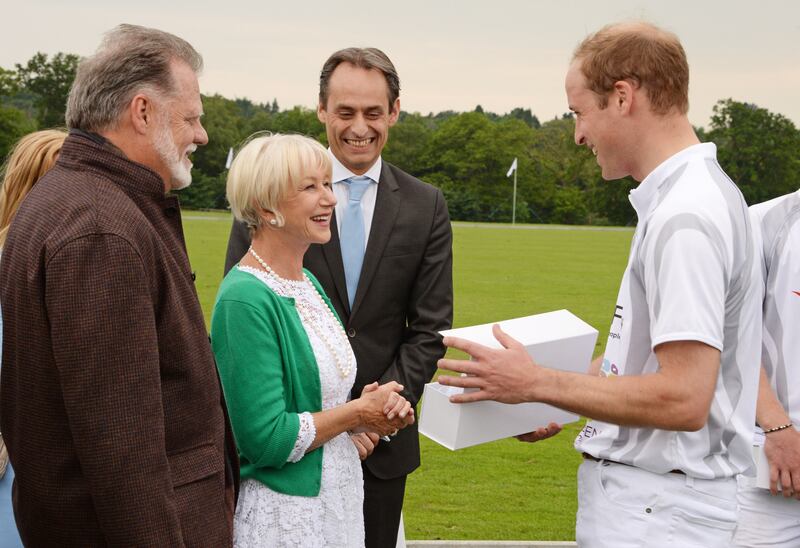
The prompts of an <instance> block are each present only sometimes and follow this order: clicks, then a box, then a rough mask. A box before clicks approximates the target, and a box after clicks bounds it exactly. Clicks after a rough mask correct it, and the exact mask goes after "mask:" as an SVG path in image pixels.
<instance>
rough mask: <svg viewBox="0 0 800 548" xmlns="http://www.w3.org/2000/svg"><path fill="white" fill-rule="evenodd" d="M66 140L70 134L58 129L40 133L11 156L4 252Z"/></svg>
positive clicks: (1, 241)
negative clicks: (24, 203)
mask: <svg viewBox="0 0 800 548" xmlns="http://www.w3.org/2000/svg"><path fill="white" fill-rule="evenodd" d="M66 137H67V133H66V132H65V131H62V130H58V129H46V130H43V131H37V132H35V133H31V134H29V135H26V136H25V137H23V138H22V139H20V140H19V141H18V142H17V144H16V145H15V146H14V148H13V150H12V151H11V153H10V154H9V155H8V159H7V160H6V163H5V166H4V167H3V170H2V172H3V188H2V191H0V249H2V248H3V246H4V245H5V243H6V236H7V235H8V227H9V225H11V221H13V220H14V216H15V215H16V214H17V209H19V206H20V204H21V203H22V200H23V199H24V198H25V196H27V195H28V192H30V190H31V188H33V185H34V184H35V183H36V181H38V180H39V179H41V178H42V175H44V174H45V173H47V172H48V171H50V168H52V167H53V165H54V164H55V163H56V158H57V157H58V153H59V152H60V151H61V145H63V144H64V139H66Z"/></svg>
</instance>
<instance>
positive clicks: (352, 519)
mask: <svg viewBox="0 0 800 548" xmlns="http://www.w3.org/2000/svg"><path fill="white" fill-rule="evenodd" d="M237 268H239V269H241V270H243V271H245V272H248V273H250V274H253V275H254V276H256V277H257V278H258V279H259V280H261V281H262V282H264V283H265V284H267V286H269V288H270V289H272V291H274V292H275V293H276V294H278V295H281V296H283V297H293V298H294V299H295V303H296V304H297V306H303V305H306V306H309V307H311V308H312V310H313V313H314V314H315V316H316V323H317V325H318V326H319V325H323V326H324V327H325V329H326V333H327V334H328V342H327V344H334V345H336V347H335V348H334V349H333V350H334V353H335V354H338V355H340V356H341V355H348V356H350V357H351V358H352V349H351V348H350V343H349V342H348V341H347V340H346V339H344V338H341V337H337V336H334V334H335V333H338V332H339V327H338V326H337V325H334V324H331V325H326V324H327V323H331V322H335V321H336V319H335V318H334V317H332V315H330V314H328V313H327V312H326V310H325V309H324V308H321V307H324V306H326V305H325V304H324V303H323V302H322V301H321V299H320V298H319V297H318V296H317V291H316V289H315V288H314V286H313V285H312V284H311V283H310V282H308V281H306V280H303V281H292V280H280V281H276V280H275V279H274V278H272V277H271V276H269V275H267V274H266V272H264V271H262V270H260V269H255V268H250V267H247V266H238V267H237ZM300 320H301V322H302V324H303V327H304V328H305V331H306V334H307V335H308V340H309V342H310V343H311V349H312V350H313V351H314V357H315V358H316V360H317V366H318V368H319V377H320V385H321V386H322V409H323V410H324V409H331V408H333V407H336V406H339V405H342V404H344V403H346V402H347V400H348V397H349V395H350V390H351V388H352V387H353V382H354V381H355V374H356V371H355V368H352V369H351V370H350V372H349V373H348V375H347V376H346V377H342V374H341V372H340V370H339V369H338V367H337V365H336V361H335V357H334V355H333V354H332V352H331V350H330V349H329V347H328V346H327V344H326V342H325V341H323V340H322V339H321V337H320V336H319V335H318V334H317V333H316V331H315V326H313V325H309V324H308V322H307V321H306V320H305V319H304V318H303V315H302V314H301V315H300ZM317 329H319V327H317ZM353 363H355V359H353ZM315 435H316V430H315V428H314V420H313V418H312V417H311V414H310V413H302V414H301V415H300V433H299V434H298V436H297V441H296V442H295V445H294V449H293V450H292V453H291V454H290V455H289V459H288V460H289V461H290V462H297V461H298V460H300V459H301V458H303V456H304V455H305V452H306V450H307V449H308V447H309V446H310V445H311V443H312V442H313V441H314V437H315ZM363 500H364V480H363V478H362V475H361V462H360V460H359V458H358V451H357V450H356V448H355V446H354V445H353V442H352V441H350V436H349V435H348V434H347V433H346V432H345V433H342V434H339V435H338V436H336V437H335V438H333V439H332V440H330V441H328V442H327V443H326V444H325V446H324V450H323V453H322V483H321V487H320V491H319V496H317V497H301V496H294V495H285V494H283V493H278V492H276V491H273V490H271V489H270V488H269V487H267V486H266V485H264V484H263V483H261V482H259V481H258V480H255V479H252V478H251V479H246V480H244V481H243V482H242V485H241V489H240V493H239V502H238V504H237V507H236V516H235V518H234V525H233V533H234V546H235V547H236V548H245V547H248V548H249V547H256V546H259V547H261V546H263V547H284V546H285V547H309V548H311V547H313V548H320V547H323V546H324V547H334V546H336V547H356V546H360V547H363V546H364V515H363Z"/></svg>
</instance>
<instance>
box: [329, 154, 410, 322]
mask: <svg viewBox="0 0 800 548" xmlns="http://www.w3.org/2000/svg"><path fill="white" fill-rule="evenodd" d="M399 188H400V187H399V186H398V185H397V180H396V179H395V178H394V175H392V173H391V171H389V168H388V167H387V164H386V162H384V163H383V167H382V168H381V180H380V183H378V195H377V197H376V198H375V211H374V213H373V214H372V226H371V227H370V231H369V240H368V241H367V249H366V251H365V252H364V263H363V264H362V266H361V277H360V278H359V279H358V288H357V289H356V296H355V299H353V310H352V311H351V312H350V316H353V315H354V314H355V312H356V311H357V310H358V308H359V306H360V304H361V301H362V300H363V299H364V295H366V293H367V290H368V289H369V284H370V283H371V282H372V278H373V277H374V276H375V271H376V270H377V268H378V263H379V262H380V260H381V257H382V256H383V250H384V249H385V248H386V243H387V242H388V241H389V236H391V234H392V228H393V227H394V222H395V219H396V218H397V212H398V211H400V194H399V193H398V192H397V191H398V190H399ZM331 240H333V238H331ZM336 247H337V249H339V264H340V265H342V254H341V249H340V248H339V239H338V237H337V239H336ZM340 268H341V272H342V273H343V272H344V267H343V266H340ZM342 287H344V288H345V289H344V295H347V289H346V286H345V283H344V274H342ZM345 302H347V298H345Z"/></svg>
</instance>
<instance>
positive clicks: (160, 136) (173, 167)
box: [153, 123, 192, 190]
mask: <svg viewBox="0 0 800 548" xmlns="http://www.w3.org/2000/svg"><path fill="white" fill-rule="evenodd" d="M153 147H154V148H155V149H156V153H157V154H158V156H159V158H161V161H162V162H164V164H166V166H167V168H169V173H170V176H171V180H170V181H169V185H170V188H171V189H172V190H181V189H184V188H186V187H188V186H189V185H190V184H192V171H191V169H186V168H185V167H184V165H183V162H181V156H180V154H178V147H177V146H176V145H175V141H173V140H172V135H171V134H170V131H169V126H168V124H166V123H161V124H159V127H158V131H157V132H156V135H155V141H153Z"/></svg>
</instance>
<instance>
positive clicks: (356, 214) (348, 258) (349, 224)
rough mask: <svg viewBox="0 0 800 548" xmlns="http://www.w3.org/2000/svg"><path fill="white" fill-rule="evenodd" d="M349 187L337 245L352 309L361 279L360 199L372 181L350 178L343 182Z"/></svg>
mask: <svg viewBox="0 0 800 548" xmlns="http://www.w3.org/2000/svg"><path fill="white" fill-rule="evenodd" d="M344 182H345V183H347V185H348V186H349V187H350V198H349V199H348V200H347V205H346V206H345V209H344V214H343V215H342V232H341V234H340V235H339V245H341V246H342V262H343V263H344V278H345V280H346V281H347V299H348V300H349V301H350V308H351V309H352V308H353V299H354V298H355V296H356V288H358V278H359V277H361V265H362V264H363V263H364V247H365V245H366V244H365V242H366V237H365V235H364V214H363V213H362V212H361V198H362V197H363V196H364V192H366V190H367V188H368V187H369V184H370V183H371V182H372V180H371V179H370V178H369V177H351V178H350V179H345V181H344Z"/></svg>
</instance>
